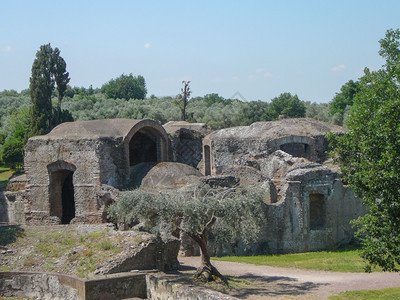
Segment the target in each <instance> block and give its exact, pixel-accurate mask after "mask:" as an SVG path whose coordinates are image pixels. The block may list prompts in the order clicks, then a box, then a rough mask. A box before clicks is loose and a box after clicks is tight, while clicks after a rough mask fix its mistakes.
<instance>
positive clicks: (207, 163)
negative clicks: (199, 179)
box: [204, 145, 211, 176]
mask: <svg viewBox="0 0 400 300" xmlns="http://www.w3.org/2000/svg"><path fill="white" fill-rule="evenodd" d="M210 152H211V151H210V146H208V145H205V146H204V167H205V168H204V169H205V170H204V172H205V174H204V175H206V176H209V175H211V153H210Z"/></svg>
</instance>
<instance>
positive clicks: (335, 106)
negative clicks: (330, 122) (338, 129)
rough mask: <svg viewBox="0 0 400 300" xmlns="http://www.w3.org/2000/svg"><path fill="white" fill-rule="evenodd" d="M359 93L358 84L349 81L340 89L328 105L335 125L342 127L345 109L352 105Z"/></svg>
mask: <svg viewBox="0 0 400 300" xmlns="http://www.w3.org/2000/svg"><path fill="white" fill-rule="evenodd" d="M359 91H360V82H358V81H353V80H350V81H348V82H346V83H345V84H344V85H343V86H342V87H341V88H340V93H337V94H336V96H335V97H334V98H333V99H332V101H331V102H330V103H329V112H330V114H331V115H332V116H333V117H334V123H335V124H337V125H343V121H344V113H345V111H346V108H347V107H351V106H352V105H353V101H354V97H355V96H356V95H357V93H358V92H359Z"/></svg>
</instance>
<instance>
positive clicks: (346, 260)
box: [213, 247, 380, 273]
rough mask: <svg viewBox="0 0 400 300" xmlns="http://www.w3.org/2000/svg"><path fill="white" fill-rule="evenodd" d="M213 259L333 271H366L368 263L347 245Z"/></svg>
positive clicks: (357, 251)
mask: <svg viewBox="0 0 400 300" xmlns="http://www.w3.org/2000/svg"><path fill="white" fill-rule="evenodd" d="M213 259H215V260H221V261H233V262H241V263H248V264H254V265H267V266H273V267H284V268H299V269H309V270H320V271H331V272H357V273H359V272H365V267H366V265H367V264H366V263H365V262H364V261H363V259H362V258H361V257H360V253H359V249H357V248H355V247H345V248H340V249H338V250H333V251H320V252H308V253H294V254H280V255H260V256H240V257H239V256H225V257H218V258H213ZM373 271H380V269H378V268H375V269H373Z"/></svg>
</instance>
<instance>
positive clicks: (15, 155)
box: [1, 138, 25, 169]
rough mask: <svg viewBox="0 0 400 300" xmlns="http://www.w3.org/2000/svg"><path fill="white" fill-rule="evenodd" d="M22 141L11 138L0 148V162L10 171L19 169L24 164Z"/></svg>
mask: <svg viewBox="0 0 400 300" xmlns="http://www.w3.org/2000/svg"><path fill="white" fill-rule="evenodd" d="M24 145H25V144H24V141H23V140H21V139H18V138H12V139H10V140H8V141H6V142H5V143H4V145H3V147H2V148H1V160H2V161H3V162H4V163H5V164H6V165H7V166H9V167H10V168H12V169H21V168H22V164H23V162H24Z"/></svg>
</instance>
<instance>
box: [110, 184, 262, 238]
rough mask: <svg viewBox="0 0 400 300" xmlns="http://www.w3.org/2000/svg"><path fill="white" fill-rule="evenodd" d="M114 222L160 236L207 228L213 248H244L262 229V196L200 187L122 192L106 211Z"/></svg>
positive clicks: (241, 190)
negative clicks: (241, 245) (240, 245)
mask: <svg viewBox="0 0 400 300" xmlns="http://www.w3.org/2000/svg"><path fill="white" fill-rule="evenodd" d="M108 214H109V217H110V218H111V219H112V220H113V221H115V222H118V223H120V222H124V223H126V224H134V223H138V222H144V224H145V227H146V228H147V229H148V230H152V231H153V232H158V233H160V234H161V236H165V235H170V234H171V233H172V232H173V231H175V230H176V229H178V228H179V229H180V230H182V231H184V232H186V233H188V234H189V235H196V234H198V233H199V232H202V231H203V230H204V228H206V227H207V224H209V222H210V220H212V219H213V218H215V220H214V221H215V223H213V225H212V226H211V227H210V228H209V230H210V232H212V234H213V236H215V242H216V244H217V245H231V244H235V243H237V242H238V241H239V240H240V241H242V242H243V243H245V244H248V243H251V242H254V241H256V240H257V239H258V237H259V233H260V230H261V228H262V226H263V225H264V220H265V217H264V212H263V198H262V193H261V192H260V191H258V190H256V189H255V188H236V189H222V188H210V187H208V186H203V187H199V188H196V189H195V190H193V191H175V192H162V193H161V192H150V191H145V190H141V189H137V190H133V191H127V192H123V193H122V194H121V196H120V197H119V198H118V200H117V201H116V202H115V203H113V204H111V205H110V206H109V208H108Z"/></svg>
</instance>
